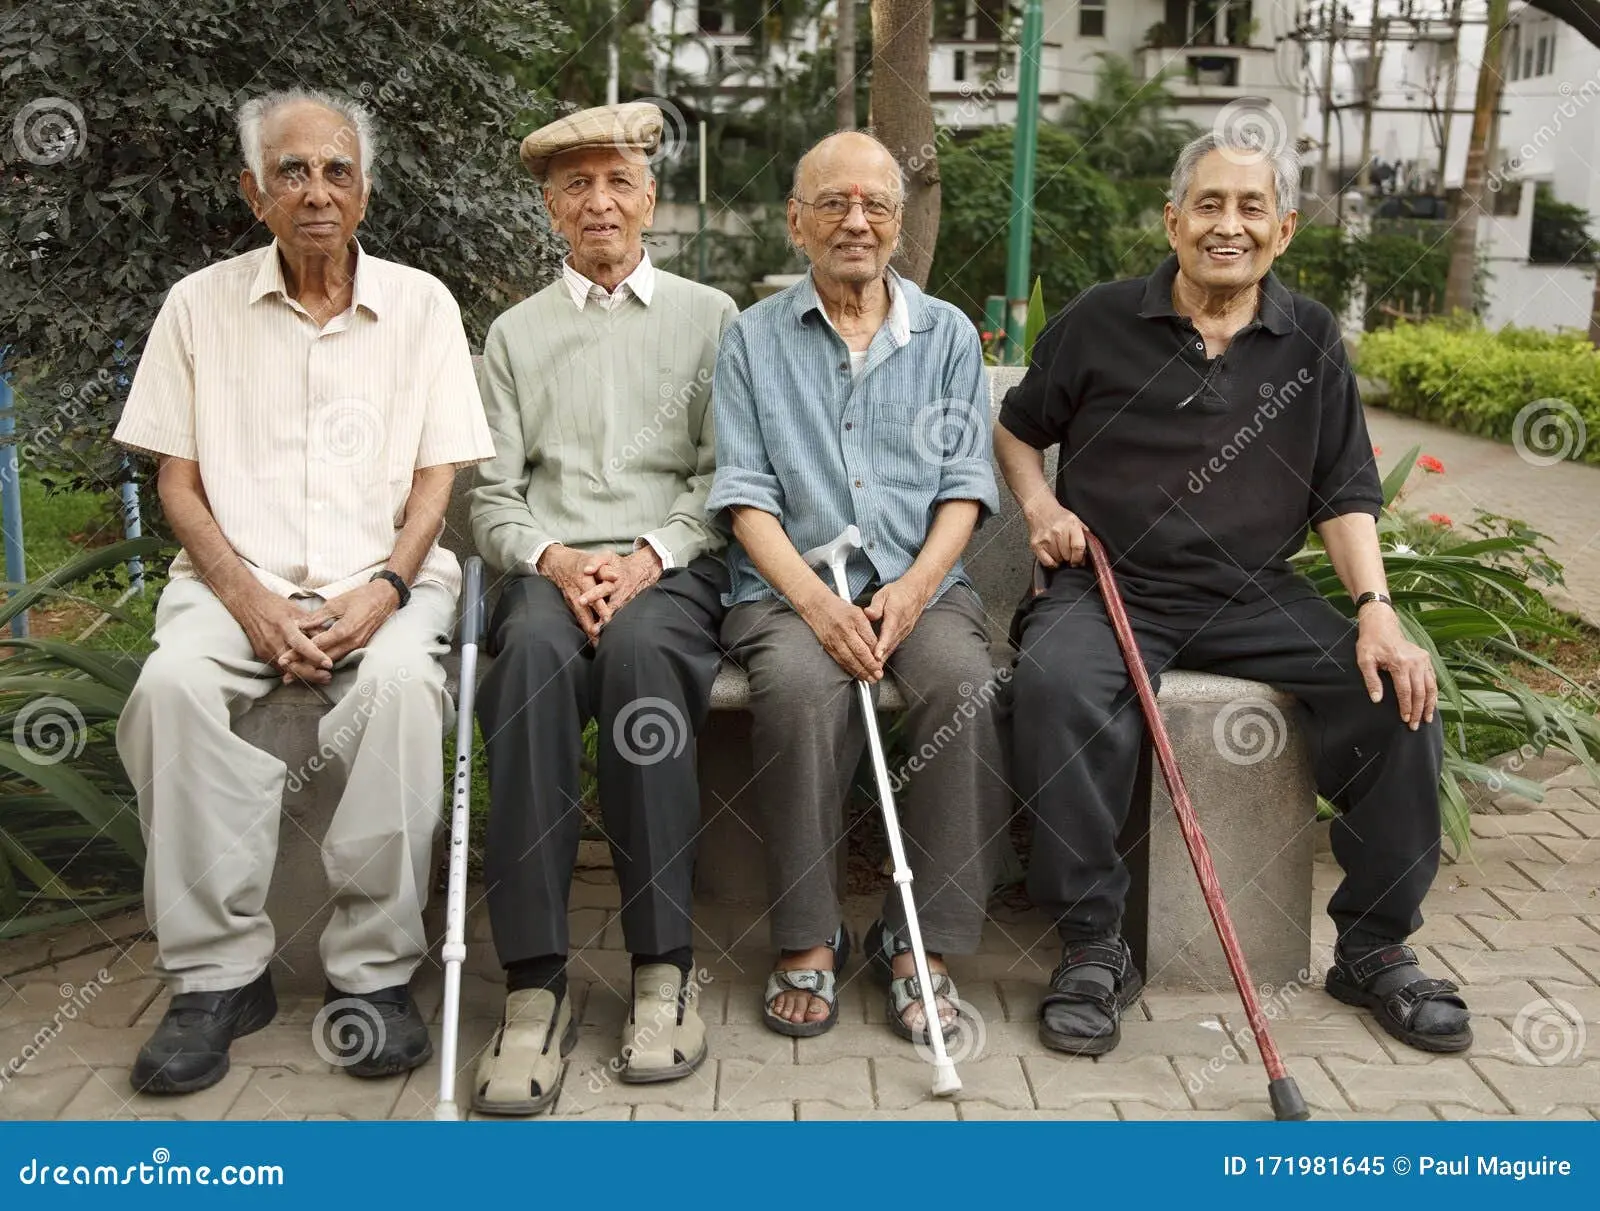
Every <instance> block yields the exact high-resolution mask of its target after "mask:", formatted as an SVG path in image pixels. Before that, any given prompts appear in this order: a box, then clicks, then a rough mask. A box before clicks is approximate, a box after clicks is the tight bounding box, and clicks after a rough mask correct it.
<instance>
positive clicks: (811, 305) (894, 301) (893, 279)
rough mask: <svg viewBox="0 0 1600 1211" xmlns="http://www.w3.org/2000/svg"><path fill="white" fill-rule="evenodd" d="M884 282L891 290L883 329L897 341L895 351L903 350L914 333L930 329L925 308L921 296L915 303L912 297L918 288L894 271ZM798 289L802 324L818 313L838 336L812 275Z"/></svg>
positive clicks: (797, 304) (797, 311) (888, 272)
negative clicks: (808, 316)
mask: <svg viewBox="0 0 1600 1211" xmlns="http://www.w3.org/2000/svg"><path fill="white" fill-rule="evenodd" d="M883 278H884V285H885V286H886V287H887V288H888V290H889V314H888V316H887V317H885V319H884V325H885V327H887V328H888V329H889V338H890V339H891V340H892V341H894V343H895V347H896V348H901V349H903V348H904V347H905V346H906V345H909V344H910V343H911V333H912V331H913V330H915V331H918V332H921V331H922V330H923V329H925V328H927V327H928V324H927V322H926V316H925V315H924V312H925V311H926V307H925V306H924V305H923V303H922V299H921V297H920V295H919V297H917V298H915V299H913V298H912V297H911V295H912V294H913V293H914V292H916V287H915V286H913V285H911V283H909V282H907V281H906V280H905V278H903V277H901V276H900V275H899V274H898V273H896V272H895V271H894V270H893V269H886V270H884V274H883ZM798 286H799V290H798V292H797V294H796V297H795V314H796V315H797V316H798V317H799V318H800V320H801V321H802V322H804V320H805V318H806V316H807V315H809V314H810V313H811V312H813V311H815V312H816V313H817V314H818V315H820V316H822V319H823V321H824V322H825V323H826V324H827V325H828V327H830V328H833V329H834V331H835V332H837V331H838V329H837V328H835V327H834V323H833V320H832V319H830V318H829V316H828V309H827V308H826V307H824V306H823V305H822V299H821V298H820V297H819V296H818V294H817V285H816V282H815V281H814V280H813V278H812V276H811V273H810V272H809V271H808V272H807V273H806V275H805V277H803V278H801V279H800V281H799V283H798ZM913 313H915V314H913Z"/></svg>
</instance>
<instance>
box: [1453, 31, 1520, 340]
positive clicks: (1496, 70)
mask: <svg viewBox="0 0 1600 1211" xmlns="http://www.w3.org/2000/svg"><path fill="white" fill-rule="evenodd" d="M1509 7H1510V0H1489V23H1488V29H1487V31H1486V36H1485V37H1484V41H1483V63H1482V65H1481V66H1480V67H1479V68H1478V95H1477V100H1476V102H1475V103H1474V105H1473V110H1472V139H1471V141H1470V142H1469V143H1468V144H1467V169H1466V174H1465V176H1464V177H1463V179H1462V181H1461V193H1460V195H1459V197H1458V199H1457V201H1456V210H1455V214H1454V215H1453V216H1452V220H1453V227H1452V229H1451V232H1450V276H1449V278H1448V279H1447V280H1446V282H1445V288H1444V310H1445V314H1447V315H1448V314H1450V313H1451V312H1454V311H1464V312H1470V311H1471V310H1472V305H1473V289H1472V286H1473V275H1474V272H1475V271H1476V269H1477V259H1478V256H1477V253H1478V216H1479V215H1480V214H1482V213H1483V202H1484V195H1485V192H1486V183H1487V179H1488V175H1489V131H1490V128H1491V127H1492V126H1493V125H1494V113H1495V110H1496V109H1498V108H1499V107H1500V88H1501V84H1502V81H1501V78H1500V55H1501V45H1502V40H1503V38H1504V36H1505V32H1506V20H1507V10H1508V9H1509Z"/></svg>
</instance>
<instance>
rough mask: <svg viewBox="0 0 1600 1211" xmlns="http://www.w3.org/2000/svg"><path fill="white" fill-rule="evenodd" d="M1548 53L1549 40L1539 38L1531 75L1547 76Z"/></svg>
mask: <svg viewBox="0 0 1600 1211" xmlns="http://www.w3.org/2000/svg"><path fill="white" fill-rule="evenodd" d="M1549 53H1550V39H1549V38H1547V37H1541V38H1540V39H1539V43H1538V49H1537V50H1536V51H1535V53H1534V57H1533V74H1534V75H1536V76H1543V75H1546V74H1548V70H1549V59H1548V55H1549Z"/></svg>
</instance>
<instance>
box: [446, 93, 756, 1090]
mask: <svg viewBox="0 0 1600 1211" xmlns="http://www.w3.org/2000/svg"><path fill="white" fill-rule="evenodd" d="M661 126H662V118H661V111H660V110H658V109H657V108H656V107H655V106H654V105H649V104H644V103H633V104H627V105H609V106H603V107H600V108H596V109H586V110H582V111H580V112H578V113H574V114H569V115H568V116H567V117H565V118H562V119H561V120H559V121H557V122H554V123H551V124H550V125H548V126H545V127H543V128H542V129H540V130H537V131H535V132H534V133H533V134H531V135H529V136H528V137H527V138H526V139H524V140H523V143H522V159H523V163H524V164H526V165H527V167H528V170H529V171H530V172H531V173H532V174H533V176H534V177H535V179H536V180H538V181H539V182H540V183H541V185H542V186H543V189H544V201H545V205H546V206H547V207H548V208H549V211H550V218H551V222H552V224H553V225H554V227H555V229H556V230H557V231H558V232H559V233H560V234H561V235H562V236H563V237H564V238H565V239H566V241H567V243H568V245H569V246H570V249H571V250H570V252H569V253H568V255H567V258H566V261H565V263H564V264H563V266H562V270H561V277H560V279H559V280H557V281H555V282H552V283H551V284H550V285H549V286H547V287H545V289H544V290H542V291H540V292H539V293H538V294H536V295H534V296H533V297H532V298H529V299H525V300H524V301H523V302H521V303H519V304H517V305H516V306H515V307H513V308H512V309H511V310H510V311H507V312H506V313H505V314H504V315H502V316H501V317H500V318H499V319H498V320H496V321H495V323H494V326H493V327H492V328H491V329H490V331H489V338H488V341H487V343H486V345H485V347H484V358H483V376H482V379H483V381H482V387H483V395H484V405H485V410H486V412H487V414H488V417H489V425H490V429H491V431H492V432H493V435H494V443H495V457H494V459H493V460H492V461H490V462H487V463H485V464H483V466H482V468H481V469H480V477H479V480H478V484H477V487H476V488H475V489H474V490H473V493H472V532H473V537H474V539H475V540H476V543H477V546H478V549H479V550H480V551H482V552H483V554H484V557H485V558H486V559H487V561H488V562H489V563H490V564H491V565H493V566H494V567H495V568H496V569H497V570H498V571H499V572H500V573H502V574H503V575H504V577H505V580H504V588H503V591H502V593H501V595H500V601H499V605H498V607H497V608H496V609H495V612H494V615H493V618H492V619H491V622H490V626H489V644H490V651H491V652H492V653H493V654H494V663H493V665H492V667H491V669H490V671H489V673H488V675H487V676H486V677H485V679H484V684H483V689H482V692H481V696H480V703H481V706H480V710H479V720H480V722H481V723H482V726H483V734H484V738H485V741H486V742H487V746H488V752H489V778H490V796H489V798H490V811H489V832H488V838H487V845H486V857H485V876H486V878H487V881H488V885H489V892H488V899H489V917H490V921H491V924H492V926H493V929H494V942H495V949H496V950H497V952H498V954H499V957H500V961H501V964H502V965H503V966H504V967H505V970H506V988H507V995H506V1007H505V1014H504V1017H503V1019H502V1022H501V1026H500V1028H499V1030H498V1031H497V1032H496V1033H495V1036H494V1038H493V1041H492V1042H491V1044H490V1046H489V1047H488V1048H487V1049H486V1050H485V1052H484V1054H483V1056H482V1057H481V1059H480V1062H479V1067H478V1073H477V1078H476V1080H475V1082H474V1086H473V1095H474V1096H473V1102H474V1105H475V1106H476V1107H477V1108H478V1109H479V1110H482V1111H487V1112H490V1113H501V1114H536V1113H538V1112H539V1111H541V1110H544V1109H546V1108H547V1107H548V1106H549V1105H550V1104H551V1103H552V1102H553V1101H554V1100H555V1097H556V1095H557V1093H558V1091H559V1087H560V1081H561V1073H562V1056H563V1055H564V1054H565V1053H566V1052H567V1051H569V1050H571V1048H572V1046H573V1044H574V1042H575V1040H576V1037H577V1020H576V1018H575V1017H574V1015H573V1012H572V1001H571V998H570V996H569V993H568V976H567V953H568V948H569V945H570V939H569V937H568V927H567V898H568V893H569V891H570V888H571V883H572V870H573V866H574V863H575V861H576V859H577V851H578V834H579V826H580V823H581V816H580V810H579V799H580V792H579V785H578V770H579V763H580V761H581V759H582V757H583V755H584V754H583V730H584V725H585V723H586V722H587V720H588V719H590V718H591V717H593V718H594V719H595V720H596V721H597V723H598V729H597V733H598V741H597V749H598V752H597V757H598V766H599V783H600V803H601V811H602V818H603V825H604V829H605V833H606V837H607V839H608V840H609V841H610V843H611V852H612V858H613V862H614V865H615V867H616V871H617V878H618V881H619V882H620V884H621V888H622V932H623V940H624V941H625V943H626V944H627V947H628V950H629V951H630V952H631V953H632V955H633V979H632V992H631V995H630V998H629V999H630V1002H631V1003H630V1007H629V1010H628V1012H627V1013H626V1015H625V1017H624V1021H623V1027H622V1053H621V1054H622V1060H621V1065H620V1067H619V1068H618V1070H617V1072H618V1076H619V1077H620V1079H622V1080H623V1081H627V1082H651V1081H665V1080H673V1079H676V1078H679V1077H683V1076H687V1075H688V1074H689V1073H691V1072H692V1071H694V1069H695V1068H696V1067H698V1066H699V1064H700V1063H701V1062H702V1061H703V1060H704V1059H705V1056H706V1035H705V1027H704V1025H703V1023H702V1022H701V1020H700V1017H699V1014H698V1013H697V1011H696V1005H695V1000H696V988H695V982H694V981H693V979H692V978H691V972H692V970H693V967H692V949H691V948H692V945H693V922H692V920H691V916H690V913H691V902H690V885H691V874H692V868H693V861H694V840H695V835H696V833H697V831H698V830H699V824H700V796H699V787H698V785H697V781H696V776H695V751H696V746H695V743H694V733H695V731H696V730H698V728H699V727H700V724H701V722H702V721H703V720H704V718H705V714H706V711H707V709H708V706H709V703H710V697H711V683H712V681H713V680H714V679H715V678H716V673H717V664H718V660H719V657H720V650H719V648H718V646H717V635H718V629H719V627H720V625H721V621H722V612H723V607H722V602H721V595H722V593H723V591H724V590H725V589H726V588H727V585H728V579H727V573H726V571H725V570H724V567H723V564H722V561H721V559H720V558H719V557H718V556H719V554H720V549H721V547H722V544H723V540H722V539H721V537H720V536H719V535H718V533H717V532H716V531H715V530H713V529H712V528H711V527H710V526H709V525H708V524H707V523H706V520H705V499H706V493H707V491H708V489H709V487H710V483H711V476H712V472H713V469H714V462H713V429H712V422H711V409H710V386H711V377H712V372H713V369H714V367H715V363H716V355H717V345H718V342H719V340H720V339H721V336H722V330H723V328H724V327H725V326H726V325H727V324H728V323H729V321H731V320H732V319H733V316H734V314H735V311H736V308H735V306H734V303H733V300H732V299H730V298H729V297H728V296H727V295H725V294H723V293H721V292H720V291H717V290H713V289H711V288H709V287H706V286H701V285H698V284H696V283H694V282H690V281H687V280H685V279H684V278H680V277H676V276H675V275H673V274H670V273H665V272H663V271H662V270H660V269H657V268H655V267H654V266H653V265H652V264H651V263H650V257H649V255H648V254H647V253H646V252H645V249H644V242H643V233H644V229H645V228H646V227H648V226H650V222H651V219H652V218H653V216H654V212H655V180H654V178H653V177H652V175H651V173H650V168H649V160H650V157H651V155H652V154H653V153H654V152H655V150H656V148H657V146H658V144H659V141H660V137H661ZM589 940H590V939H584V938H580V939H578V942H579V944H580V945H582V944H583V943H584V942H585V941H589Z"/></svg>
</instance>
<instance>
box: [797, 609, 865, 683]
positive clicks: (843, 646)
mask: <svg viewBox="0 0 1600 1211" xmlns="http://www.w3.org/2000/svg"><path fill="white" fill-rule="evenodd" d="M799 614H800V617H801V618H803V619H804V620H805V623H806V625H807V626H808V627H810V628H811V631H812V633H813V634H814V635H816V637H817V642H818V643H820V644H822V648H823V650H824V651H825V652H827V653H828V655H829V656H832V657H833V659H834V661H835V663H837V664H838V666H839V667H840V668H842V669H843V670H844V671H845V672H847V673H849V674H850V676H852V677H854V678H855V679H856V680H857V681H869V682H870V681H881V680H883V661H882V660H881V659H879V657H878V656H877V654H876V648H877V645H878V636H877V635H876V634H874V633H873V630H872V623H871V622H870V621H869V620H868V618H867V614H866V611H865V610H863V609H862V608H861V607H860V606H858V605H854V604H853V603H851V602H848V601H846V600H844V598H842V597H839V596H838V595H836V594H834V593H819V594H817V596H816V597H815V598H814V599H812V600H809V601H807V603H806V604H805V605H804V606H803V607H801V608H800V609H799Z"/></svg>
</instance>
